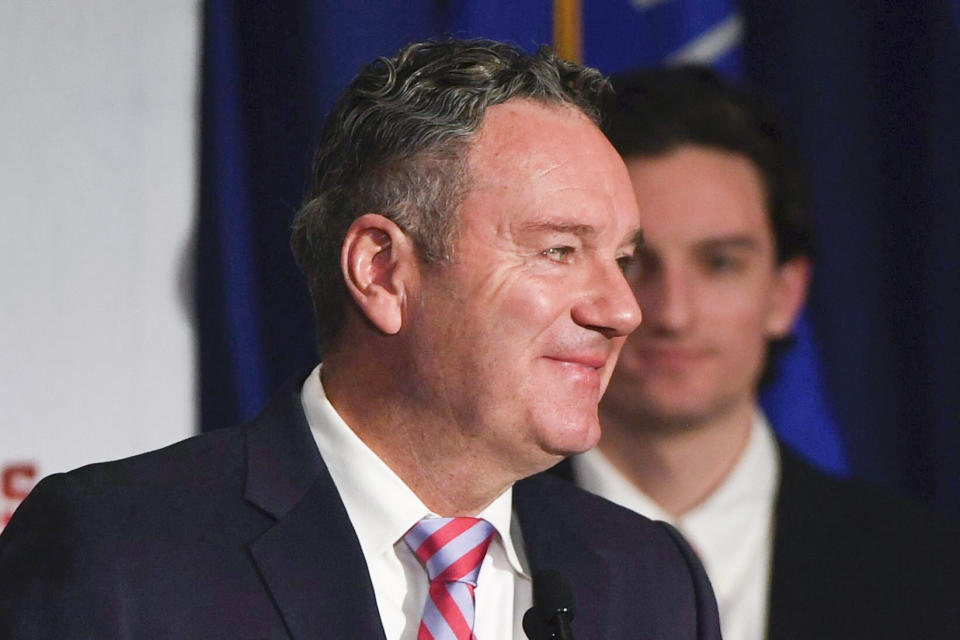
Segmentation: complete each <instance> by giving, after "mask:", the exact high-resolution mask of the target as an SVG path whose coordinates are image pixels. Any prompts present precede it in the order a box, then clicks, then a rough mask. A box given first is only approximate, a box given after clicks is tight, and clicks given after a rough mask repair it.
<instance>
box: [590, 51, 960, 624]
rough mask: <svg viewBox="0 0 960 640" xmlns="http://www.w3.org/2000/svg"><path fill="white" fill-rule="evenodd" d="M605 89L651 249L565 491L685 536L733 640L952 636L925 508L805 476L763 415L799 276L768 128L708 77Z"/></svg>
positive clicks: (635, 278) (787, 183)
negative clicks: (766, 386)
mask: <svg viewBox="0 0 960 640" xmlns="http://www.w3.org/2000/svg"><path fill="white" fill-rule="evenodd" d="M615 86H616V88H617V93H618V95H617V102H616V107H615V108H614V110H613V113H612V114H611V116H610V121H609V127H608V129H609V130H608V135H609V136H610V138H611V141H612V142H613V144H614V146H615V147H616V148H617V150H618V151H619V152H620V154H621V155H622V156H623V157H624V159H625V161H626V163H627V168H628V171H629V172H630V177H631V180H632V182H633V187H634V191H635V193H636V197H637V202H638V204H639V207H640V214H641V220H642V224H643V229H644V239H645V242H644V245H643V247H642V249H641V250H640V252H639V258H640V259H639V260H638V262H637V265H636V268H632V269H631V270H629V272H628V277H629V279H630V280H631V283H632V286H633V289H634V292H635V294H636V296H637V300H638V301H639V303H640V307H641V309H642V310H643V314H644V319H643V324H642V325H641V326H640V328H639V329H638V330H637V331H636V332H635V333H634V334H632V335H631V336H630V337H629V338H628V340H627V344H626V345H625V347H624V349H623V352H622V354H621V357H620V361H619V363H618V365H617V368H616V370H615V373H614V375H613V377H612V379H611V381H610V385H609V388H608V390H607V393H606V395H605V396H604V398H603V400H602V402H601V413H600V416H601V424H602V427H603V436H602V439H601V441H600V445H599V447H598V448H597V449H595V450H593V451H591V452H587V453H585V454H583V455H581V456H578V457H576V458H575V459H574V460H573V473H574V476H575V479H576V481H577V482H578V483H579V484H580V485H581V486H583V487H585V488H587V489H589V490H591V491H593V492H595V493H598V494H600V495H602V496H604V497H607V498H609V499H611V500H613V501H614V502H617V503H619V504H621V505H624V506H627V507H629V508H631V509H634V510H636V511H638V512H640V513H643V514H645V515H647V516H649V517H651V518H654V519H661V520H665V521H668V522H671V523H673V524H674V525H676V526H677V527H678V528H679V529H680V530H681V532H682V533H684V535H685V536H686V537H687V539H688V540H689V541H690V543H691V544H692V546H693V547H694V548H695V549H696V550H697V552H698V553H699V555H700V557H701V559H702V561H703V562H704V565H705V567H706V569H707V572H708V574H709V576H710V578H711V581H712V583H713V585H714V589H715V592H716V594H717V600H718V604H719V606H720V613H721V623H722V628H723V635H724V638H726V639H727V640H759V639H760V638H764V637H769V638H775V639H781V638H783V639H786V638H797V639H800V638H810V639H814V638H816V639H819V640H823V639H825V638H838V639H839V638H845V639H848V640H849V639H850V638H878V637H883V638H903V637H917V638H920V637H923V638H930V637H941V636H943V635H944V634H946V633H948V631H949V633H956V632H957V629H958V628H960V625H954V626H952V627H951V626H948V624H947V619H948V618H950V617H952V618H953V619H954V620H955V619H956V616H955V615H954V614H955V613H956V612H957V611H960V597H958V595H960V594H958V592H957V588H956V587H957V576H958V574H957V573H954V574H952V575H951V574H949V573H946V572H944V571H940V570H938V568H937V564H938V563H939V562H945V563H946V562H954V560H950V558H955V557H956V554H949V552H948V550H947V547H946V545H945V544H944V540H943V539H942V538H937V537H936V534H935V533H934V531H933V530H932V529H928V528H927V527H926V525H925V522H924V520H925V517H924V516H923V514H921V513H920V512H918V511H912V510H908V509H907V508H905V507H901V506H898V505H896V504H894V503H892V502H889V501H886V500H884V499H882V498H879V497H877V496H876V495H874V494H873V493H870V492H867V491H864V490H861V489H859V488H857V487H854V486H853V485H851V484H848V483H844V482H840V481H837V480H834V479H832V478H829V477H827V476H826V475H824V474H822V473H820V472H818V471H816V470H815V469H814V468H813V467H811V466H810V465H808V464H807V463H805V462H804V461H802V460H801V459H800V458H798V457H797V456H796V455H795V454H793V453H791V452H790V451H789V450H787V449H786V448H784V447H783V446H782V445H781V444H780V443H778V442H777V440H776V437H775V435H774V432H773V431H772V429H771V427H770V425H769V424H768V422H767V420H766V419H765V417H764V415H763V413H762V412H761V411H760V409H759V408H758V405H757V393H758V388H759V386H760V385H761V384H762V382H763V380H764V378H765V376H766V375H768V369H769V368H770V367H772V366H773V365H774V364H775V359H776V354H777V352H778V351H779V350H780V349H782V348H783V346H784V342H785V340H786V339H788V336H789V334H790V331H791V326H792V324H793V322H794V319H795V318H796V316H797V314H798V313H799V312H800V309H801V307H802V306H803V302H804V297H805V295H806V292H807V287H808V284H809V281H810V275H811V253H812V242H811V234H810V229H809V225H808V222H807V218H806V210H805V206H804V202H803V198H802V193H801V185H800V180H799V177H798V175H797V172H796V170H795V169H794V167H793V165H792V164H791V161H790V159H789V158H788V157H787V155H786V154H785V152H784V150H783V149H782V147H781V141H780V136H779V133H778V129H777V127H776V126H775V125H774V123H773V122H771V121H770V119H769V118H768V117H766V116H765V115H764V114H763V112H762V111H761V110H760V109H758V108H757V107H756V105H755V104H754V103H753V101H752V100H751V99H750V98H749V97H748V96H747V95H744V94H743V93H741V92H740V91H738V90H735V89H734V88H732V87H730V86H728V85H726V84H725V83H724V82H723V81H721V80H720V79H719V78H718V77H717V76H716V75H714V74H713V73H712V72H710V71H708V70H706V69H702V68H694V67H687V68H672V69H664V70H657V71H649V72H641V73H639V74H636V75H633V76H631V77H625V78H622V79H621V80H620V81H619V82H617V83H616V85H615ZM851 241H852V242H853V241H855V239H852V238H851ZM954 544H960V541H954ZM938 634H939V635H938ZM954 637H955V636H954Z"/></svg>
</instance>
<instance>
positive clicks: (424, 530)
mask: <svg viewBox="0 0 960 640" xmlns="http://www.w3.org/2000/svg"><path fill="white" fill-rule="evenodd" d="M493 532H494V528H493V525H492V524H490V523H489V522H487V521H486V520H481V519H480V518H424V519H423V520H421V521H420V522H418V523H417V524H415V525H413V527H411V528H410V530H409V531H407V533H406V534H405V535H404V536H403V541H404V542H406V543H407V546H408V547H410V550H411V551H413V553H414V555H416V556H417V557H418V558H419V559H420V562H422V563H423V566H424V567H425V568H426V570H427V575H428V576H429V577H430V582H466V583H468V584H471V585H473V586H474V587H475V586H477V574H479V573H480V563H482V562H483V558H484V556H486V555H487V547H489V546H490V540H491V539H492V538H493Z"/></svg>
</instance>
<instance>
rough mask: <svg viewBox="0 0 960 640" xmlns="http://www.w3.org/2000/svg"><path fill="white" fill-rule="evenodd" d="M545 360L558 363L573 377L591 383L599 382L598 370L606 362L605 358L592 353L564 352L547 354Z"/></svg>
mask: <svg viewBox="0 0 960 640" xmlns="http://www.w3.org/2000/svg"><path fill="white" fill-rule="evenodd" d="M546 359H547V360H550V361H551V362H555V363H557V364H559V365H560V366H561V367H563V368H564V369H566V370H567V371H569V372H570V373H571V374H572V375H573V376H574V377H575V378H577V379H582V380H584V381H585V382H588V383H589V384H591V385H595V384H597V385H598V384H600V370H601V369H603V367H604V366H605V365H606V364H607V358H606V357H604V356H600V355H594V354H566V355H560V356H547V357H546Z"/></svg>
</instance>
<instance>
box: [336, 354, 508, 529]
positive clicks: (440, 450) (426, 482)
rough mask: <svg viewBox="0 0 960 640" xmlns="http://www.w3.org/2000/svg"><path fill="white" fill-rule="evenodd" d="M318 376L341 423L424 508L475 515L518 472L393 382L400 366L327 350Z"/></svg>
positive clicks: (400, 374)
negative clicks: (509, 471) (370, 363)
mask: <svg viewBox="0 0 960 640" xmlns="http://www.w3.org/2000/svg"><path fill="white" fill-rule="evenodd" d="M322 378H323V387H324V391H325V393H326V395H327V399H328V400H329V401H330V403H331V404H332V405H333V407H334V409H336V411H337V413H338V414H339V415H340V416H341V417H342V418H343V420H344V422H346V424H347V425H348V426H349V427H350V429H351V430H353V432H354V433H356V434H357V436H358V437H359V438H360V439H361V440H362V441H363V442H364V444H366V446H367V447H369V448H370V449H371V450H372V451H373V452H374V453H375V454H376V455H377V456H378V457H379V458H380V459H381V460H383V462H384V463H385V464H386V465H387V466H388V467H390V468H391V469H392V470H393V472H394V473H396V474H397V476H399V478H400V479H401V480H402V481H403V482H404V484H406V485H407V486H408V487H409V488H410V490H411V491H413V492H414V493H415V494H416V495H417V497H418V498H420V500H421V501H422V502H423V503H424V505H426V506H427V508H428V509H430V510H431V511H432V512H434V513H436V514H438V515H441V516H447V517H452V516H473V515H476V514H477V513H479V512H480V511H482V510H483V509H484V508H486V507H487V506H488V505H489V504H490V503H492V502H493V501H494V500H495V499H496V498H497V497H498V496H500V495H501V494H502V493H503V492H504V491H506V490H507V488H509V487H510V486H511V485H512V484H513V482H514V481H515V480H517V479H518V478H512V477H506V476H505V474H504V471H503V469H501V468H497V466H496V465H494V464H490V463H489V461H488V460H486V458H485V457H484V456H483V452H482V451H479V450H478V447H476V446H474V443H472V442H470V441H469V439H468V438H466V437H465V436H463V434H462V433H461V432H460V431H458V430H457V429H454V428H452V426H451V422H450V421H449V420H444V419H443V416H438V415H437V414H436V413H435V412H433V411H430V410H429V408H428V407H423V406H421V405H419V404H418V403H416V402H414V401H413V399H412V398H411V394H410V393H409V392H408V391H406V390H404V389H403V388H398V387H397V386H396V385H395V384H394V381H396V380H398V379H403V375H402V372H397V371H385V370H384V369H383V368H382V367H363V366H361V364H360V362H358V360H356V359H354V360H351V361H343V360H341V359H339V358H338V357H337V356H336V355H335V354H330V355H328V356H327V357H325V358H324V363H323V368H322Z"/></svg>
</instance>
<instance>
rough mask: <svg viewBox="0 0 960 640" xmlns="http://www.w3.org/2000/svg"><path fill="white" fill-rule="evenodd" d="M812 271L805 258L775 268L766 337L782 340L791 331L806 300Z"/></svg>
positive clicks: (788, 261)
mask: <svg viewBox="0 0 960 640" xmlns="http://www.w3.org/2000/svg"><path fill="white" fill-rule="evenodd" d="M812 271H813V265H812V264H811V263H810V260H809V258H807V257H805V256H798V257H796V258H791V259H790V260H787V261H786V262H784V263H783V264H781V265H779V266H778V267H777V270H776V276H775V280H774V284H773V287H774V290H773V295H772V296H771V299H770V309H769V310H768V312H767V337H769V338H782V337H784V336H786V335H788V334H789V333H790V330H791V329H793V323H794V322H795V321H796V319H797V316H798V315H799V314H800V310H801V309H802V308H803V303H804V302H805V301H806V299H807V290H808V289H809V287H810V277H811V274H812Z"/></svg>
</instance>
